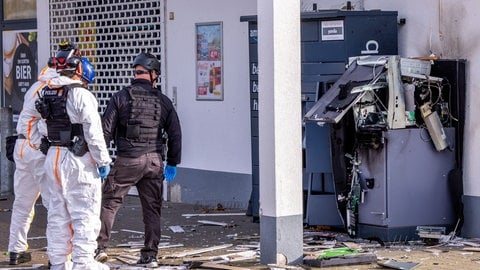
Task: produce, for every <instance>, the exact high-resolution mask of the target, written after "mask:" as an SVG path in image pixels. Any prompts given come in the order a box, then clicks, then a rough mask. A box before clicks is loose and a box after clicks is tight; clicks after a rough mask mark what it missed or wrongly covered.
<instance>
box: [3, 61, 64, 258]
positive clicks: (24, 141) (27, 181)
mask: <svg viewBox="0 0 480 270" xmlns="http://www.w3.org/2000/svg"><path fill="white" fill-rule="evenodd" d="M54 77H58V74H57V72H56V70H55V69H54V68H49V67H45V68H44V69H42V71H41V72H40V74H39V76H38V81H37V82H35V83H34V84H33V85H32V86H31V87H30V88H29V89H28V91H27V92H26V93H25V96H24V101H23V108H22V111H21V112H20V115H19V117H18V122H17V135H18V139H17V140H16V142H15V150H14V155H13V158H14V161H15V173H14V175H13V186H14V194H15V199H14V201H13V207H12V216H11V221H10V237H9V242H8V251H9V253H10V262H9V264H10V265H17V264H20V263H25V262H29V261H31V259H32V258H31V254H30V253H29V252H28V243H27V235H28V231H29V229H30V225H31V223H32V221H33V218H34V216H35V203H36V201H37V199H38V197H39V196H40V194H41V195H42V203H43V205H44V206H45V207H46V208H47V209H48V207H47V206H48V205H47V202H48V192H47V190H46V189H44V188H43V187H45V177H44V176H45V171H44V169H43V163H44V161H45V155H44V154H43V153H42V152H41V151H40V149H39V148H40V143H41V138H42V134H41V132H40V130H43V133H45V132H46V127H45V123H44V121H43V120H41V119H42V118H41V116H40V114H39V113H38V111H37V110H36V109H35V101H36V100H37V98H38V92H39V91H40V90H41V89H42V88H43V87H44V86H45V85H46V83H47V81H48V80H49V79H52V78H54ZM42 124H43V125H42Z"/></svg>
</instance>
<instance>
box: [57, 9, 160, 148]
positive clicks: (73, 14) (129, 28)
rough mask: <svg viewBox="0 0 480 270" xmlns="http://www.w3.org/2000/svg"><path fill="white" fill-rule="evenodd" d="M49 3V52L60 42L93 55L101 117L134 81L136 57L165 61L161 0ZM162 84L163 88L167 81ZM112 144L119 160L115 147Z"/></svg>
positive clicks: (95, 91)
mask: <svg viewBox="0 0 480 270" xmlns="http://www.w3.org/2000/svg"><path fill="white" fill-rule="evenodd" d="M49 3H50V44H51V48H50V49H51V50H50V51H51V52H52V55H54V53H55V52H56V51H57V50H58V44H59V43H60V42H63V41H66V40H69V41H73V42H74V43H75V44H77V46H78V47H79V49H80V50H81V54H82V55H83V56H87V57H88V59H89V60H90V62H92V64H93V65H94V67H95V71H96V76H95V80H94V82H93V83H92V84H90V86H89V88H90V89H93V90H94V91H93V93H94V94H95V95H96V96H97V100H98V103H99V112H100V113H103V111H104V110H105V107H106V105H107V103H108V100H109V99H110V97H111V96H112V94H113V93H115V92H117V91H119V90H120V89H122V88H123V87H124V86H127V85H128V84H129V83H130V81H131V79H132V78H133V73H132V70H133V68H132V66H131V64H132V62H133V59H134V58H135V56H136V55H138V54H139V53H141V52H150V53H152V54H153V55H155V56H157V57H158V58H159V60H160V62H162V61H163V58H164V57H163V55H162V53H163V51H162V39H161V37H162V32H163V28H162V22H163V18H162V17H161V16H163V13H162V10H163V1H162V0H88V1H87V0H83V1H77V0H50V1H49ZM161 66H162V67H163V63H162V65H161ZM161 72H163V68H162V71H161ZM162 76H163V74H162ZM162 76H160V78H162ZM158 83H159V84H160V85H161V86H162V89H163V86H164V85H162V84H163V83H164V82H163V81H159V82H158ZM110 146H111V147H110V152H111V155H112V156H113V157H114V156H115V148H114V145H113V144H112V145H110Z"/></svg>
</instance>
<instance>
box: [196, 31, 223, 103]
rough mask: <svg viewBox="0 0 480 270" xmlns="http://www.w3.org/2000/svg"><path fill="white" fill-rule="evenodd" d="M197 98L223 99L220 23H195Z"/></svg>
mask: <svg viewBox="0 0 480 270" xmlns="http://www.w3.org/2000/svg"><path fill="white" fill-rule="evenodd" d="M195 30H196V31H195V32H196V45H197V46H196V54H197V57H196V58H197V61H196V73H197V74H196V92H197V100H223V76H222V73H223V62H222V55H223V51H222V50H223V49H222V23H221V22H215V23H197V24H196V25H195Z"/></svg>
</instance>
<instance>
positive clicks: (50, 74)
mask: <svg viewBox="0 0 480 270" xmlns="http://www.w3.org/2000/svg"><path fill="white" fill-rule="evenodd" d="M59 76H60V75H59V74H58V73H57V71H56V70H55V69H54V68H49V67H44V68H43V69H42V71H40V74H39V75H38V80H39V81H41V82H48V80H50V79H52V78H55V77H59Z"/></svg>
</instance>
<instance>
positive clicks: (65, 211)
mask: <svg viewBox="0 0 480 270" xmlns="http://www.w3.org/2000/svg"><path fill="white" fill-rule="evenodd" d="M72 84H81V81H76V80H72V79H71V78H68V77H65V76H60V77H58V78H55V79H53V80H51V81H49V86H50V87H52V88H58V87H60V86H63V85H72ZM66 108H67V114H68V116H69V118H70V122H71V123H73V124H82V126H83V134H84V137H85V141H86V142H87V143H88V149H89V152H87V153H86V154H85V155H83V156H81V157H79V156H75V155H74V154H73V153H72V152H71V151H70V150H68V148H67V147H62V146H51V147H50V149H49V150H48V153H47V157H46V160H45V173H46V176H47V179H48V188H49V191H50V201H49V211H48V225H47V242H48V248H47V254H48V257H49V259H50V263H51V264H52V266H51V268H50V269H53V270H55V269H72V268H71V267H72V265H71V264H70V262H68V261H66V260H65V257H66V256H67V255H68V254H70V252H72V261H73V269H85V270H94V269H109V267H108V266H107V265H104V264H101V263H99V262H97V261H95V260H94V253H95V249H96V247H97V242H96V238H97V235H98V233H99V231H100V207H101V196H102V193H101V179H100V176H99V174H98V171H97V166H98V167H102V166H105V165H109V164H110V163H111V162H112V160H111V159H110V156H109V152H108V150H107V146H106V144H105V139H104V137H103V131H102V123H101V118H100V115H99V113H98V103H97V100H96V98H95V96H94V95H93V94H92V93H91V92H90V91H88V90H87V89H85V88H83V87H74V88H71V89H70V91H69V92H68V96H67V105H66Z"/></svg>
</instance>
